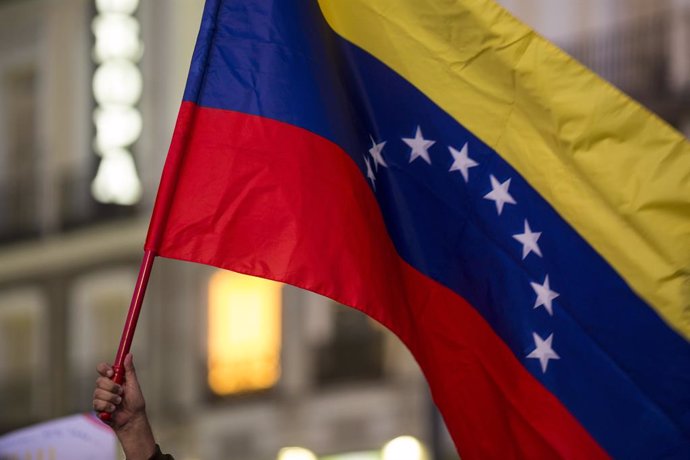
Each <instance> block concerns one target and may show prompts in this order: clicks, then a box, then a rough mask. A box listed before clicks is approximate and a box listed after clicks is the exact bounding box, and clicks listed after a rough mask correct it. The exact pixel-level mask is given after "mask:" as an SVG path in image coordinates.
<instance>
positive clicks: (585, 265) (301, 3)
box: [146, 0, 690, 459]
mask: <svg viewBox="0 0 690 460" xmlns="http://www.w3.org/2000/svg"><path fill="white" fill-rule="evenodd" d="M146 248H147V249H149V250H153V251H155V252H156V253H157V254H159V255H161V256H164V257H171V258H176V259H182V260H190V261H196V262H201V263H205V264H210V265H215V266H218V267H223V268H227V269H231V270H234V271H238V272H243V273H248V274H252V275H257V276H263V277H266V278H271V279H275V280H279V281H283V282H286V283H290V284H293V285H296V286H300V287H303V288H306V289H310V290H312V291H315V292H318V293H320V294H323V295H326V296H329V297H331V298H333V299H335V300H337V301H339V302H342V303H344V304H347V305H350V306H352V307H355V308H357V309H360V310H362V311H364V312H366V313H367V314H369V315H370V316H372V317H373V318H375V319H377V320H378V321H380V322H381V323H382V324H384V325H386V326H387V327H388V328H390V329H391V330H393V331H394V332H395V333H396V334H397V335H398V336H399V337H400V338H401V340H402V341H403V342H404V343H405V344H406V345H407V346H408V347H409V348H410V350H411V351H412V353H413V354H414V356H415V357H416V359H417V360H418V362H419V364H420V366H421V368H422V370H423V371H424V373H425V375H426V377H427V379H428V381H429V384H430V387H431V390H432V393H433V396H434V399H435V401H436V403H437V405H438V406H439V408H440V410H441V412H442V413H443V416H444V418H445V421H446V423H447V425H448V427H449V429H450V432H451V434H452V436H453V438H454V440H455V442H456V445H457V447H458V450H459V452H460V453H461V455H462V457H463V458H464V459H488V458H500V459H510V458H528V459H547V458H583V459H595V458H606V457H615V458H644V459H652V458H678V459H687V458H690V343H689V342H688V339H690V146H689V145H688V143H687V141H686V140H685V139H684V138H683V137H682V136H681V135H680V134H678V133H677V132H675V131H674V130H673V129H671V128H670V127H668V126H667V125H666V124H664V123H663V122H661V121H660V120H659V119H657V118H656V117H655V116H653V115H651V114H650V113H648V112H647V111H646V110H645V109H643V108H642V107H640V106H639V105H637V104H636V103H634V102H633V101H631V100H629V99H628V98H627V97H626V96H624V95H623V94H621V93H620V92H619V91H618V90H616V89H615V88H613V87H612V86H610V85H608V84H607V83H605V82H603V81H602V80H600V79H599V78H598V77H596V76H595V75H593V74H592V73H591V72H589V71H588V70H587V69H585V68H584V67H582V66H581V65H579V64H578V63H577V62H574V61H573V60H572V59H570V58H569V57H568V56H566V55H565V54H564V53H563V52H561V51H560V50H558V49H557V48H555V47H554V46H553V45H551V44H549V43H548V42H546V41H545V40H543V39H542V38H540V37H539V36H537V35H536V34H535V33H534V32H533V31H531V30H530V29H529V28H527V27H526V26H524V25H522V24H521V23H519V22H518V21H516V20H515V19H514V18H513V17H511V16H510V15H509V14H508V13H507V12H506V11H505V10H503V9H502V8H501V7H499V6H497V5H496V4H495V3H493V2H492V1H491V0H320V1H318V2H316V1H306V0H294V1H288V0H280V1H278V0H251V1H250V0H244V1H243V0H208V1H207V4H206V8H205V12H204V16H203V20H202V24H201V31H200V34H199V38H198V42H197V46H196V50H195V52H194V57H193V61H192V65H191V70H190V74H189V81H188V85H187V88H186V91H185V94H184V101H183V103H182V107H181V109H180V114H179V118H178V123H177V127H176V130H175V134H174V137H173V141H172V145H171V148H170V152H169V154H168V159H167V162H166V166H165V170H164V173H163V178H162V181H161V186H160V190H159V195H158V199H157V203H156V207H155V210H154V215H153V218H152V223H151V227H150V230H149V236H148V238H147V243H146Z"/></svg>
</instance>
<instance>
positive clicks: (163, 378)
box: [0, 0, 690, 460]
mask: <svg viewBox="0 0 690 460" xmlns="http://www.w3.org/2000/svg"><path fill="white" fill-rule="evenodd" d="M502 3H504V5H505V6H506V7H508V8H509V9H510V10H511V11H513V12H514V13H515V14H516V15H517V16H518V17H520V18H522V19H523V20H524V21H525V22H527V23H529V24H531V25H532V26H534V27H535V28H536V29H537V30H538V31H540V32H541V33H542V34H543V35H545V36H547V37H548V38H550V39H552V40H554V41H555V42H556V43H558V44H559V45H560V46H562V47H563V48H565V49H566V50H568V51H569V52H570V53H571V54H572V55H574V56H575V57H576V58H578V59H580V60H581V61H583V62H585V63H586V64H587V65H589V66H590V67H592V68H593V69H594V70H596V71H597V72H598V73H599V74H600V75H602V76H603V77H604V78H607V79H608V80H609V81H611V82H613V83H614V84H616V85H617V86H619V87H620V88H621V89H623V90H624V91H626V92H628V93H629V94H631V95H632V96H634V97H635V98H636V99H638V100H639V101H641V102H642V103H643V104H644V105H646V106H647V107H648V108H650V109H651V110H652V111H654V112H656V113H657V114H658V115H659V116H661V117H662V118H664V119H666V120H667V121H668V122H669V123H671V124H673V125H674V126H676V127H677V128H679V129H681V130H683V131H684V132H685V133H686V135H687V134H688V132H690V47H689V46H688V45H689V44H690V1H689V0H657V1H654V2H649V1H647V0H589V1H586V0H579V1H578V0H503V2H502ZM202 6H203V5H202V1H201V0H146V1H142V2H139V1H137V0H98V1H94V0H0V434H2V433H6V432H8V431H11V430H13V429H16V428H19V427H23V426H26V425H28V424H31V423H35V422H38V421H42V420H46V419H50V418H53V417H57V416H61V415H65V414H70V413H74V412H83V411H88V410H90V407H91V394H92V390H93V385H94V380H95V371H94V367H95V364H96V363H97V362H99V361H108V360H112V358H113V355H114V353H115V350H116V348H117V343H118V340H119V336H120V332H121V328H122V324H123V321H124V317H125V313H126V310H127V307H128V305H129V300H130V297H131V292H132V287H133V285H134V281H135V279H136V274H137V269H138V266H139V262H140V259H141V256H142V244H143V241H144V237H145V234H146V229H147V224H148V218H149V215H150V211H151V208H152V204H153V200H154V198H155V193H156V189H157V184H158V179H159V177H160V171H161V169H162V165H163V162H164V158H165V154H166V151H167V146H168V143H169V141H170V136H171V133H172V128H173V125H174V122H175V117H176V114H177V109H178V106H179V101H180V98H181V94H182V89H183V87H184V83H185V79H186V73H187V67H188V64H189V60H190V57H191V52H192V48H193V45H194V41H195V37H196V32H197V28H198V24H199V18H200V15H201V10H202ZM134 353H135V358H136V363H137V366H138V370H139V373H140V375H141V380H142V385H143V387H144V392H145V394H146V396H147V402H148V407H149V411H150V413H151V418H152V420H153V423H154V427H155V431H156V433H157V437H158V440H159V441H160V443H161V444H162V445H163V446H164V448H165V450H167V451H170V452H172V453H174V454H175V455H176V458H178V459H180V460H184V459H189V460H191V459H209V460H210V459H225V458H234V459H243V460H270V459H276V458H277V457H278V455H279V452H282V453H283V455H284V458H288V457H286V456H285V453H286V452H288V451H286V450H285V448H288V447H301V448H304V449H308V450H309V451H311V452H313V453H314V454H315V455H316V457H313V456H312V457H310V456H309V455H308V454H307V453H305V452H304V451H298V450H293V451H291V452H292V455H296V456H295V457H290V458H292V459H293V460H299V459H310V458H317V457H318V458H319V459H328V460H338V459H340V460H342V459H348V460H374V459H383V458H385V459H386V460H390V459H396V460H408V459H409V460H415V459H420V458H422V457H420V456H415V455H416V454H415V451H416V449H417V447H415V446H417V444H415V442H414V441H413V440H412V439H411V438H402V439H397V440H396V441H395V442H394V443H392V444H391V443H389V442H390V441H391V440H394V439H396V438H398V437H399V436H403V435H405V436H412V437H414V439H416V440H419V442H420V443H421V446H422V449H423V450H425V451H426V454H427V457H426V458H429V459H432V458H433V459H435V460H445V459H454V458H457V455H456V454H455V453H454V451H453V448H452V443H451V442H450V440H449V438H448V436H447V434H446V433H445V431H444V428H443V423H442V421H441V419H440V417H439V416H438V415H437V413H436V412H435V409H434V408H433V404H432V403H431V400H430V397H429V395H428V391H427V387H426V384H425V382H424V380H423V377H422V376H421V374H420V372H419V369H418V367H417V365H416V364H415V362H414V360H413V359H412V358H411V357H410V355H409V354H408V352H407V351H406V350H405V348H404V347H403V346H402V345H401V344H400V343H399V342H398V341H397V339H396V338H395V337H393V336H392V335H391V334H390V333H387V332H386V331H384V330H383V329H382V328H381V327H379V326H378V325H377V324H375V323H374V322H372V321H370V320H368V319H367V318H366V317H364V316H363V315H361V314H359V313H358V312H356V311H354V310H350V309H347V308H345V307H343V306H340V305H336V304H334V303H333V302H331V301H329V300H327V299H325V298H321V297H318V296H315V295H312V294H309V293H306V292H304V291H300V290H298V289H295V288H292V287H288V286H279V285H275V284H271V283H268V282H263V281H257V280H254V279H251V278H250V279H247V278H245V277H241V276H239V275H234V274H232V273H229V272H222V271H218V270H215V269H213V268H210V267H203V266H198V265H194V264H188V263H183V262H175V261H168V260H163V259H158V260H157V261H156V263H155V267H154V270H153V275H152V278H151V283H150V285H149V291H148V294H147V299H146V302H145V305H144V309H143V313H142V318H141V320H140V323H139V327H138V331H137V335H136V337H135V344H134ZM384 446H386V449H387V450H385V452H386V453H387V454H386V455H387V456H385V457H384V456H383V455H384V453H383V450H382V449H384ZM299 452H302V453H301V454H300V453H299ZM299 455H301V456H299Z"/></svg>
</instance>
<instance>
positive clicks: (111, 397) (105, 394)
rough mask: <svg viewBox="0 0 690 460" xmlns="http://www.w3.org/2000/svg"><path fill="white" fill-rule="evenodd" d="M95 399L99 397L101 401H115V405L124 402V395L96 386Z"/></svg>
mask: <svg viewBox="0 0 690 460" xmlns="http://www.w3.org/2000/svg"><path fill="white" fill-rule="evenodd" d="M93 399H94V400H96V399H98V400H101V401H106V402H109V403H113V404H115V405H118V404H120V403H121V402H122V396H120V395H118V394H115V393H111V392H109V391H105V390H103V389H101V388H96V389H95V390H94V391H93Z"/></svg>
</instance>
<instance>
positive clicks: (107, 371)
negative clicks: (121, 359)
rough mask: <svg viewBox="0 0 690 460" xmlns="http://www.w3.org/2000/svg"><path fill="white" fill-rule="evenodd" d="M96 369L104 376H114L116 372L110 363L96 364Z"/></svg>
mask: <svg viewBox="0 0 690 460" xmlns="http://www.w3.org/2000/svg"><path fill="white" fill-rule="evenodd" d="M96 370H97V371H98V373H99V374H101V375H102V376H103V377H112V376H113V374H114V372H113V368H112V366H110V364H108V363H99V364H98V365H97V366H96Z"/></svg>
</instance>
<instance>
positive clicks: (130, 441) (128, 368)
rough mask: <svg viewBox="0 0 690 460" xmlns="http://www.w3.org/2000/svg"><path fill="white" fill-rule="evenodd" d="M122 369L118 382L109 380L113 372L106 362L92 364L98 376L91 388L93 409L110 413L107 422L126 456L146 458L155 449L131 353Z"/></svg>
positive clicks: (129, 457) (135, 459)
mask: <svg viewBox="0 0 690 460" xmlns="http://www.w3.org/2000/svg"><path fill="white" fill-rule="evenodd" d="M124 368H125V378H124V381H123V382H122V385H118V384H117V383H115V382H114V381H113V380H112V378H113V376H114V375H115V372H114V371H113V369H112V367H111V366H110V365H109V364H107V363H100V364H99V365H98V366H96V370H97V371H98V374H99V377H98V378H97V379H96V389H95V390H94V391H93V408H94V409H95V410H96V411H99V412H107V413H109V414H111V417H110V420H109V421H108V422H107V423H108V424H109V425H110V426H111V427H112V428H113V430H114V431H115V434H116V435H117V437H118V439H119V440H120V444H122V448H123V450H124V452H125V455H126V456H127V459H131V460H137V459H148V458H150V456H151V455H153V453H154V452H155V449H156V443H155V441H154V438H153V432H152V431H151V425H149V421H148V418H147V416H146V402H145V401H144V394H143V393H142V392H141V387H140V386H139V381H138V380H137V374H136V371H135V370H134V364H133V362H132V354H131V353H129V354H127V356H125V360H124Z"/></svg>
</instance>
